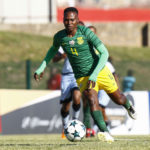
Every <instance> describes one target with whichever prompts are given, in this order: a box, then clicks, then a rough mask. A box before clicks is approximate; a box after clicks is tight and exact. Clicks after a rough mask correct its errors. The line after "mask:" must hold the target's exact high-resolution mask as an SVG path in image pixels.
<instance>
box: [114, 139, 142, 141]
mask: <svg viewBox="0 0 150 150" xmlns="http://www.w3.org/2000/svg"><path fill="white" fill-rule="evenodd" d="M115 141H141V139H115Z"/></svg>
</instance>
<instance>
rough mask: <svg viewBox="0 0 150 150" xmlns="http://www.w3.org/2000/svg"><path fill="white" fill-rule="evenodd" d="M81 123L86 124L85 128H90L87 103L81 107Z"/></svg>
mask: <svg viewBox="0 0 150 150" xmlns="http://www.w3.org/2000/svg"><path fill="white" fill-rule="evenodd" d="M83 123H84V125H85V126H86V128H91V123H90V107H89V105H88V104H87V105H86V107H85V108H83Z"/></svg>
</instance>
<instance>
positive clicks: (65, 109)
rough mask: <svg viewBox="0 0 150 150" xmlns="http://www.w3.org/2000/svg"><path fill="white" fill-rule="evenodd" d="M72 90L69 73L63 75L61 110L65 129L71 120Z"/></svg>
mask: <svg viewBox="0 0 150 150" xmlns="http://www.w3.org/2000/svg"><path fill="white" fill-rule="evenodd" d="M70 90H71V89H70V80H69V77H68V76H67V75H63V76H62V80H61V98H60V104H62V107H61V111H60V112H61V117H62V124H63V131H64V128H65V126H66V125H67V123H68V121H69V109H70V105H71V100H72V97H71V92H70ZM63 137H64V132H62V138H63Z"/></svg>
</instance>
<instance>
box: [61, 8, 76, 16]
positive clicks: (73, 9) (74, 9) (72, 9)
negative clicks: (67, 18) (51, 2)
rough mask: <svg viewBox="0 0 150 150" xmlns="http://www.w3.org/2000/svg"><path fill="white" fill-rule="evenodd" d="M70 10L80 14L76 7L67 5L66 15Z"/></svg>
mask: <svg viewBox="0 0 150 150" xmlns="http://www.w3.org/2000/svg"><path fill="white" fill-rule="evenodd" d="M68 12H75V13H76V14H77V15H78V10H77V9H76V8H75V7H67V8H66V9H64V15H65V14H66V13H68Z"/></svg>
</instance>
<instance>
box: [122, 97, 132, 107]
mask: <svg viewBox="0 0 150 150" xmlns="http://www.w3.org/2000/svg"><path fill="white" fill-rule="evenodd" d="M123 106H124V107H125V108H126V109H129V108H130V106H131V104H130V102H129V100H128V99H126V103H125V104H124V105H123Z"/></svg>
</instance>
